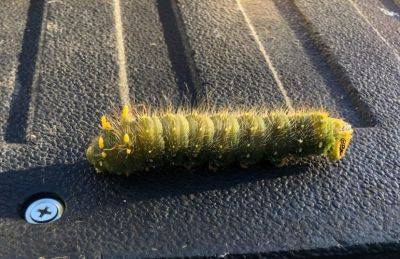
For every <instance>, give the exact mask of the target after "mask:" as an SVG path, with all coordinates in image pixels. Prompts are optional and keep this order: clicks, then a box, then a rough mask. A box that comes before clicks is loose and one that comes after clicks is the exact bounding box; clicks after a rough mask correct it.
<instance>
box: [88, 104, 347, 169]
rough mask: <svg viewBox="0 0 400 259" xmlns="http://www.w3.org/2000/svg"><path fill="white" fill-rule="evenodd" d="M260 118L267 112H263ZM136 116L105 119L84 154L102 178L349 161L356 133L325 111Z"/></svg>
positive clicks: (127, 113) (129, 112)
mask: <svg viewBox="0 0 400 259" xmlns="http://www.w3.org/2000/svg"><path fill="white" fill-rule="evenodd" d="M260 110H262V109H260ZM260 110H254V109H253V110H252V109H247V110H244V109H237V110H215V111H211V110H207V109H198V110H189V109H183V108H182V109H180V110H178V111H173V110H172V109H156V110H151V109H150V108H146V109H138V108H137V107H135V106H132V107H129V106H124V107H123V108H122V111H121V112H120V113H119V115H115V116H105V115H104V116H102V117H101V118H100V125H101V132H100V134H99V136H98V137H96V138H94V139H93V141H92V143H91V144H90V146H89V147H88V149H87V151H86V155H87V158H88V160H89V161H90V163H92V164H93V165H94V167H95V168H96V170H97V171H98V172H110V173H116V174H124V175H129V174H132V173H136V172H142V171H149V170H152V169H156V168H168V167H171V166H172V167H183V168H187V169H191V168H198V167H201V166H208V167H209V168H210V169H211V170H218V169H223V168H226V167H227V166H229V165H232V164H234V163H238V164H240V165H241V166H242V167H244V168H247V167H249V166H251V165H254V164H257V163H261V162H270V163H273V164H281V163H282V161H285V160H286V159H288V158H291V159H293V158H298V159H300V158H304V157H311V156H321V157H327V158H328V159H330V160H332V161H335V160H340V159H342V158H343V157H344V156H345V153H346V150H347V148H348V147H349V144H350V140H351V138H352V135H353V130H352V127H351V125H350V124H348V123H347V122H345V121H343V120H342V119H338V118H332V117H330V116H329V114H328V113H327V112H325V111H321V110H299V111H284V110H275V111H260Z"/></svg>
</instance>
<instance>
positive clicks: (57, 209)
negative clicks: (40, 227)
mask: <svg viewBox="0 0 400 259" xmlns="http://www.w3.org/2000/svg"><path fill="white" fill-rule="evenodd" d="M63 212H64V207H63V205H62V204H61V202H60V201H58V200H55V199H52V198H44V199H39V200H36V201H34V202H32V203H31V204H30V205H29V206H28V208H27V209H26V211H25V219H26V221H28V223H31V224H39V223H47V222H51V221H55V220H58V219H59V218H61V215H62V214H63Z"/></svg>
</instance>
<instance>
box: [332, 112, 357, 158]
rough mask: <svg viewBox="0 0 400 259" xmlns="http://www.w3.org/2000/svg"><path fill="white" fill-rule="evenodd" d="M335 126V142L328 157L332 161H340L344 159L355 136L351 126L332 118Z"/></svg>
mask: <svg viewBox="0 0 400 259" xmlns="http://www.w3.org/2000/svg"><path fill="white" fill-rule="evenodd" d="M331 120H332V124H333V135H334V142H333V144H332V146H331V148H330V150H329V151H328V157H329V158H330V159H332V160H340V159H342V158H343V157H344V155H345V153H346V150H347V148H348V147H349V144H350V140H351V138H352V136H353V129H352V127H351V125H350V124H348V123H347V122H345V121H343V120H341V119H334V118H331Z"/></svg>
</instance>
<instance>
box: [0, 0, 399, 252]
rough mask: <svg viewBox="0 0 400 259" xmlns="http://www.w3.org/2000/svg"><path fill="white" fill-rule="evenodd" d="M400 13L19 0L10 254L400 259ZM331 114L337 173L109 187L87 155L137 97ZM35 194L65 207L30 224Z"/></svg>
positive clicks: (201, 175) (6, 161) (9, 154)
mask: <svg viewBox="0 0 400 259" xmlns="http://www.w3.org/2000/svg"><path fill="white" fill-rule="evenodd" d="M399 55H400V7H399V5H398V1H396V0H381V1H379V0H329V1H328V0H324V1H317V0H294V1H291V0H252V1H248V0H218V1H212V0H199V1H190V0H152V1H141V0H130V1H129V0H87V1H81V0H30V1H25V0H24V1H23V0H17V1H11V0H3V1H2V3H1V4H0V102H1V104H2V105H0V126H1V127H0V190H1V192H0V193H1V195H0V208H1V209H0V233H1V235H0V256H1V257H15V256H18V257H40V256H45V257H52V256H71V257H78V256H87V257H102V256H104V257H116V256H119V257H144V256H149V257H160V256H213V255H228V254H247V255H249V254H250V255H255V254H256V255H258V254H260V255H266V256H280V255H284V256H290V255H335V254H341V255H360V254H363V253H369V255H370V256H374V255H375V256H380V255H383V254H385V255H392V256H394V255H395V254H396V253H397V252H399V251H400V243H399V241H400V223H399V222H400V190H399V181H400V175H399V173H400V128H399V119H400V115H399V114H400V83H399V82H400V56H399ZM129 99H130V100H133V99H134V100H136V101H138V102H147V103H149V104H150V105H163V104H165V102H166V101H165V99H167V100H169V101H170V102H172V103H173V104H174V105H175V106H178V105H182V104H183V105H187V104H191V105H200V104H201V103H204V102H212V103H215V105H226V104H229V105H243V104H245V105H252V104H264V105H267V106H269V107H280V108H282V107H294V108H296V107H304V106H306V107H325V108H327V109H328V110H329V111H330V112H332V114H334V115H337V116H340V117H343V118H345V119H346V120H348V121H349V122H351V123H352V124H353V125H354V126H355V137H354V141H353V144H352V145H351V147H350V150H349V152H348V156H347V157H346V158H345V159H344V160H343V161H341V162H339V163H333V164H327V163H325V162H323V161H310V162H308V163H306V164H303V165H300V166H292V167H283V168H274V167H267V168H261V167H257V168H252V169H249V170H246V171H243V170H238V169H235V168H232V169H230V170H228V171H227V172H221V173H219V174H211V173H209V172H190V173H182V172H180V173H179V172H170V173H166V174H165V175H155V174H150V175H149V176H148V177H147V178H141V179H137V178H129V179H126V178H118V177H106V176H101V175H95V174H94V171H93V169H92V168H91V167H90V166H89V165H88V164H87V163H86V162H85V157H84V150H85V148H86V145H87V144H88V142H89V141H90V139H91V137H92V136H93V135H94V134H96V132H97V131H98V119H99V117H100V115H102V114H104V113H106V112H108V111H110V110H112V109H113V108H115V107H116V106H120V105H121V103H122V102H124V101H126V100H129ZM35 193H52V194H56V195H58V196H59V197H61V199H62V200H63V201H64V202H65V204H66V211H65V214H64V216H63V217H62V219H61V220H59V221H56V222H53V223H49V224H43V225H29V224H27V223H25V221H24V220H23V219H22V218H21V211H20V210H21V206H22V205H23V204H24V202H25V201H26V199H27V198H29V197H30V196H31V195H33V194H35Z"/></svg>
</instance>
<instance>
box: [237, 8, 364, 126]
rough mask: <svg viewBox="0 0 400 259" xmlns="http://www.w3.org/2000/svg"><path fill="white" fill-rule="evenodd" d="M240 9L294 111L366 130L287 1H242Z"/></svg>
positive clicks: (356, 109)
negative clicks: (323, 112)
mask: <svg viewBox="0 0 400 259" xmlns="http://www.w3.org/2000/svg"><path fill="white" fill-rule="evenodd" d="M241 5H242V8H243V9H242V10H243V12H244V15H246V16H248V19H249V26H254V29H255V30H256V31H257V32H258V38H259V39H260V42H261V44H262V46H263V47H264V48H265V49H266V52H268V54H269V56H270V58H271V62H272V64H273V65H274V66H275V68H276V70H277V71H278V74H279V77H280V78H281V80H282V83H283V87H285V89H286V91H287V94H288V97H289V98H290V99H292V103H293V106H294V107H299V108H302V107H314V108H320V107H324V108H326V109H328V110H329V111H330V112H331V113H332V114H335V115H336V116H341V117H344V118H345V119H347V120H348V121H349V122H350V123H352V124H353V125H354V126H368V122H366V121H364V120H363V118H362V114H360V113H359V112H358V106H357V104H354V103H352V102H351V100H350V99H349V98H348V96H347V92H346V90H345V88H344V87H343V86H342V85H341V83H342V82H341V81H340V78H338V77H337V75H336V74H335V73H334V71H332V69H331V67H330V66H329V64H328V62H327V60H326V57H325V56H324V55H322V53H321V52H320V50H319V48H318V46H317V43H316V42H314V41H313V38H312V36H311V35H309V34H308V30H307V24H306V23H305V22H304V20H303V19H302V17H301V14H299V13H298V12H296V9H295V8H293V6H292V2H291V1H261V0H260V1H243V3H242V4H241ZM266 13H268V15H265V14H266Z"/></svg>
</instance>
